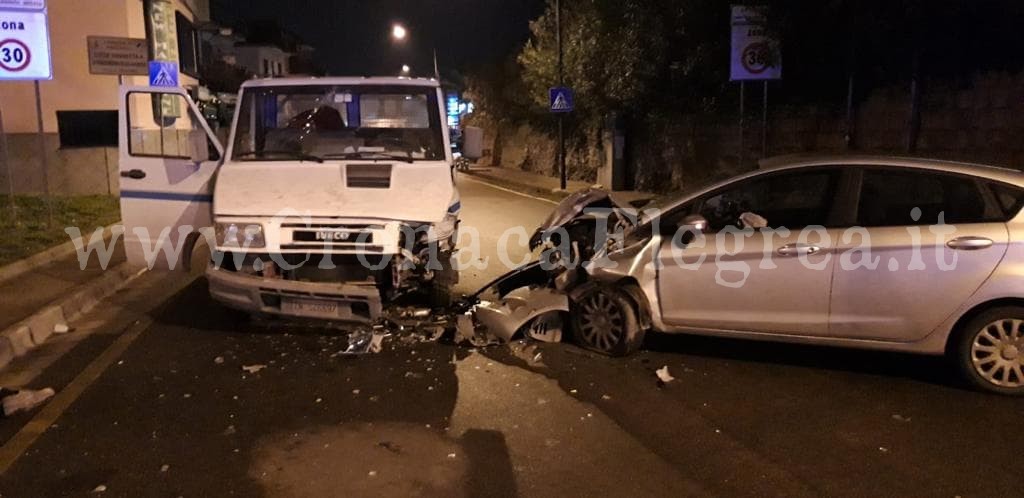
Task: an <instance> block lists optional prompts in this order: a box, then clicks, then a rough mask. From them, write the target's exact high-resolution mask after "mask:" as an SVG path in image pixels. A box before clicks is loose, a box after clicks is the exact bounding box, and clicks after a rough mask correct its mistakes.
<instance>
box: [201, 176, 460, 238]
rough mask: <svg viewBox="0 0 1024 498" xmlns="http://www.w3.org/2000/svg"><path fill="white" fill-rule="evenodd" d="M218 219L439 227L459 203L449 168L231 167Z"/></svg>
mask: <svg viewBox="0 0 1024 498" xmlns="http://www.w3.org/2000/svg"><path fill="white" fill-rule="evenodd" d="M213 200H214V207H213V211H214V215H215V216H260V217H264V216H266V217H272V216H281V215H291V216H296V215H297V216H311V217H342V218H370V219H386V220H400V221H418V222H430V223H436V222H439V221H442V220H443V219H444V217H445V215H446V214H447V213H448V211H449V209H450V208H453V207H457V206H453V205H454V204H456V203H457V197H456V194H455V186H454V184H453V183H452V177H451V169H450V168H449V166H448V165H447V163H444V162H416V163H411V164H410V163H397V164H391V163H384V162H377V163H374V162H366V161H362V162H341V163H338V162H327V163H323V164H318V163H315V162H302V163H287V162H261V163H229V164H226V165H224V166H223V167H222V168H221V170H220V172H219V173H218V175H217V180H216V186H215V188H214V195H213Z"/></svg>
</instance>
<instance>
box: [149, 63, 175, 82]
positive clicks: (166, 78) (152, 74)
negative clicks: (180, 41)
mask: <svg viewBox="0 0 1024 498" xmlns="http://www.w3.org/2000/svg"><path fill="white" fill-rule="evenodd" d="M149 86H159V87H176V86H178V63H177V62H167V61H150V63H149Z"/></svg>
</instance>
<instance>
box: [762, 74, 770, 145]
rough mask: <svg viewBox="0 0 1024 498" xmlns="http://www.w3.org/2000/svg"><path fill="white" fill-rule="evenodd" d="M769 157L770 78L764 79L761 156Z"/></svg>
mask: <svg viewBox="0 0 1024 498" xmlns="http://www.w3.org/2000/svg"><path fill="white" fill-rule="evenodd" d="M766 157H768V80H764V102H762V108H761V158H762V159H764V158H766Z"/></svg>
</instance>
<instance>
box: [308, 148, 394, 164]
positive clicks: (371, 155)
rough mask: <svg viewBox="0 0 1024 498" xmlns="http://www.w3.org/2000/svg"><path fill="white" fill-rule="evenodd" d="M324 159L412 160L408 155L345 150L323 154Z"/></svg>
mask: <svg viewBox="0 0 1024 498" xmlns="http://www.w3.org/2000/svg"><path fill="white" fill-rule="evenodd" d="M324 158H326V159H386V160H389V161H402V162H406V163H409V164H412V163H413V162H414V161H413V159H412V158H411V157H409V156H400V155H397V154H388V153H386V152H366V151H363V152H346V153H343V154H325V155H324Z"/></svg>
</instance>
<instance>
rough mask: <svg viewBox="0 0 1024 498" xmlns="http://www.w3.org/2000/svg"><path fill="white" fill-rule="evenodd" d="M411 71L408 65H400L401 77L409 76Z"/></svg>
mask: <svg viewBox="0 0 1024 498" xmlns="http://www.w3.org/2000/svg"><path fill="white" fill-rule="evenodd" d="M411 71H412V68H410V67H409V65H408V64H403V65H402V75H403V76H409V72H411Z"/></svg>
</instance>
